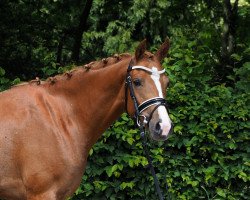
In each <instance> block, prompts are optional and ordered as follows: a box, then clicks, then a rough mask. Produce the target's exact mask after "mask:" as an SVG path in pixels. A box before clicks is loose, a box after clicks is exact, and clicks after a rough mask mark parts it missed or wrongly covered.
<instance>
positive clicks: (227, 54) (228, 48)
mask: <svg viewBox="0 0 250 200" xmlns="http://www.w3.org/2000/svg"><path fill="white" fill-rule="evenodd" d="M223 9H224V12H223V13H224V16H223V20H224V24H223V30H222V48H221V66H222V70H221V75H220V76H221V78H222V79H225V78H226V76H228V75H230V74H231V73H232V72H233V61H232V59H231V55H232V54H233V53H234V52H235V38H236V25H237V15H238V0H235V2H234V4H233V5H232V4H231V2H230V0H223Z"/></svg>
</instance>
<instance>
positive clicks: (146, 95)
mask: <svg viewBox="0 0 250 200" xmlns="http://www.w3.org/2000/svg"><path fill="white" fill-rule="evenodd" d="M168 49H169V39H168V38H167V39H166V41H165V42H164V43H163V44H162V45H161V46H160V48H159V49H158V50H157V52H156V53H154V54H153V53H150V52H148V51H146V40H143V41H142V42H141V43H140V44H139V46H138V47H137V49H136V52H135V56H134V57H133V58H132V60H131V62H130V65H129V67H128V72H127V78H126V83H127V89H126V93H130V98H128V95H126V96H127V97H126V98H127V102H126V108H127V112H128V113H129V114H130V115H134V116H135V118H136V121H137V124H138V126H145V127H146V128H147V129H148V130H149V132H150V137H151V138H152V139H153V140H157V141H160V140H166V139H167V138H168V136H169V134H170V133H171V131H172V127H173V125H172V122H171V120H170V118H169V115H168V111H167V107H166V100H165V99H164V97H165V96H166V90H167V86H168V83H169V79H168V77H167V76H166V74H165V70H164V69H163V67H162V66H161V61H162V60H163V58H164V57H165V56H166V54H167V52H168Z"/></svg>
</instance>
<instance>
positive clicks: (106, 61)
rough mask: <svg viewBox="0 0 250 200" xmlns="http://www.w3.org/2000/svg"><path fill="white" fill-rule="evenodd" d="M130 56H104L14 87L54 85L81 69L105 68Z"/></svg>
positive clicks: (125, 54)
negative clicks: (43, 78) (45, 77)
mask: <svg viewBox="0 0 250 200" xmlns="http://www.w3.org/2000/svg"><path fill="white" fill-rule="evenodd" d="M130 56H131V54H129V53H122V54H114V55H113V56H111V57H108V58H103V59H101V60H96V61H92V62H90V63H88V64H85V65H82V66H77V67H75V68H73V69H72V70H70V71H67V72H65V73H63V74H58V75H55V76H53V77H49V78H47V79H46V80H45V81H42V80H41V79H40V78H39V77H36V78H35V79H33V80H31V81H29V82H23V83H20V84H17V85H14V86H13V87H17V86H22V85H27V84H36V85H40V84H44V83H49V84H51V85H53V84H55V83H56V82H57V81H58V80H65V79H70V78H71V77H72V76H73V75H74V73H77V72H79V71H82V70H85V71H86V72H88V71H90V70H99V69H103V68H106V67H108V66H110V65H113V64H115V63H118V62H120V61H121V60H122V59H124V58H127V57H130Z"/></svg>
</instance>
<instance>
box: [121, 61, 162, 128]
mask: <svg viewBox="0 0 250 200" xmlns="http://www.w3.org/2000/svg"><path fill="white" fill-rule="evenodd" d="M131 63H132V62H130V63H129V66H128V69H127V75H126V83H125V110H126V112H127V113H128V114H129V112H128V89H129V92H130V97H131V98H132V100H133V103H134V107H135V114H134V119H135V121H136V123H137V125H138V127H140V126H146V125H147V126H148V125H149V122H150V120H151V119H152V116H153V114H154V112H155V111H156V110H157V108H158V107H159V106H165V107H166V108H167V103H166V100H165V99H164V98H162V97H154V98H150V99H148V100H146V101H144V102H142V103H141V104H140V105H139V103H138V101H137V99H136V96H135V92H134V87H133V83H132V77H131V74H130V72H131V71H132V70H144V71H146V72H148V73H151V74H152V75H153V76H157V77H158V76H160V75H161V74H164V72H165V69H163V70H161V71H158V70H157V68H156V67H152V69H150V68H148V67H144V66H132V65H131ZM154 105H155V107H154V108H153V110H152V111H151V113H150V115H149V116H145V115H143V114H142V112H143V111H144V110H146V109H148V108H149V107H151V106H154ZM141 118H143V120H141Z"/></svg>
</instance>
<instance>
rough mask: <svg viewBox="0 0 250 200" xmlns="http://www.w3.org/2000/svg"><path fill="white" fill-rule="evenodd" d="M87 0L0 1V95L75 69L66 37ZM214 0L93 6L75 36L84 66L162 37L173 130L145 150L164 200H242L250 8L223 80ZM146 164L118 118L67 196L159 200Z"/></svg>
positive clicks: (128, 125) (247, 162)
mask: <svg viewBox="0 0 250 200" xmlns="http://www.w3.org/2000/svg"><path fill="white" fill-rule="evenodd" d="M85 2H86V1H85V0H83V1H74V2H73V1H67V0H65V1H62V0H53V1H48V0H44V1H41V0H39V1H34V2H30V1H27V0H22V1H7V0H2V1H1V2H0V18H1V20H0V28H1V31H0V40H1V41H0V44H1V45H0V66H1V67H0V91H2V90H5V89H7V88H9V87H10V86H11V85H13V84H17V83H19V82H20V80H28V79H33V78H35V77H36V76H40V78H46V77H48V76H53V75H54V74H57V73H62V72H64V71H65V70H68V69H71V68H72V67H73V66H72V65H71V60H70V58H71V51H72V44H73V39H74V33H75V31H76V27H77V26H78V23H79V21H78V20H79V15H80V13H81V9H82V7H83V5H84V4H85ZM222 2H223V1H222V0H219V1H204V0H196V1H194V0H190V1H178V0H172V1H165V0H158V1H151V0H134V1H132V0H128V1H111V0H104V1H103V0H94V1H93V6H92V9H91V13H90V16H89V18H88V23H87V29H86V31H85V32H84V33H83V39H82V48H81V52H80V55H81V56H80V60H81V62H82V63H87V62H88V61H90V60H96V59H97V58H103V57H106V56H110V55H111V54H114V53H122V52H125V51H129V52H133V51H134V49H135V47H136V45H137V44H138V41H140V40H141V39H143V38H147V39H148V41H149V43H151V44H153V45H152V46H153V48H152V49H151V50H155V48H154V47H156V46H157V45H158V44H160V43H161V42H162V40H163V39H164V38H165V37H166V36H167V35H168V36H170V38H171V48H170V52H169V57H168V58H166V59H165V60H164V62H163V67H164V68H165V69H166V71H167V74H168V76H169V78H170V87H169V89H168V93H167V100H168V102H169V105H170V116H171V119H172V121H173V123H174V125H175V127H174V133H173V134H172V136H171V137H170V138H169V139H168V140H167V141H166V142H165V143H155V142H152V141H151V142H149V148H150V149H151V150H150V153H151V155H152V157H153V163H154V165H155V167H156V172H157V176H158V178H159V180H160V183H161V187H162V188H164V187H165V186H168V187H169V196H170V197H172V199H183V200H184V199H185V200H186V199H217V200H222V199H229V200H238V199H249V198H250V196H249V182H250V180H249V174H250V158H249V153H250V149H249V133H250V130H249V128H250V123H249V110H250V108H249V107H250V102H249V101H250V97H249V92H250V91H249V88H250V85H249V82H250V79H249V74H250V64H249V63H250V62H249V60H250V49H249V42H250V40H249V38H250V37H249V34H250V32H249V20H250V12H249V9H250V6H249V0H247V1H240V4H239V8H238V9H239V12H238V18H237V22H238V24H237V27H236V29H237V31H236V32H237V37H236V38H235V40H236V44H237V45H236V47H235V52H234V53H233V54H232V55H231V59H232V61H233V67H234V68H233V70H231V73H230V74H229V75H228V76H227V78H228V80H229V82H227V84H226V83H225V81H223V80H221V79H220V77H219V76H218V74H219V73H222V72H223V70H222V69H221V65H220V53H221V38H220V37H221V33H222V27H223V22H222V17H223V6H222ZM231 2H232V1H231ZM110 5H112V6H110ZM60 45H62V49H61V50H62V53H61V55H60V56H61V60H60V63H58V62H57V58H58V56H59V53H58V52H59V46H60ZM64 64H66V67H64ZM221 71H222V72H221ZM18 77H19V78H18ZM12 80H14V81H12ZM147 165H148V162H147V160H146V158H145V155H144V152H143V149H142V145H141V141H140V136H139V133H138V131H137V130H136V129H135V127H134V124H133V122H132V121H131V120H130V119H129V118H128V116H127V115H125V114H124V115H122V116H121V118H120V119H119V120H118V121H116V122H115V123H114V124H113V125H112V127H110V128H109V129H108V130H107V131H106V132H105V133H104V135H103V137H102V138H101V139H100V140H99V142H98V143H97V144H96V145H95V146H94V147H93V148H92V149H91V151H90V156H89V159H88V165H87V168H86V172H85V175H84V176H83V178H82V183H81V186H80V187H79V188H78V190H77V191H76V193H75V195H74V196H73V197H72V199H74V200H78V199H91V200H95V199H96V200H99V199H111V200H112V199H135V200H137V199H146V200H147V199H148V200H151V199H157V197H156V194H155V189H154V185H153V178H152V176H151V174H150V172H149V169H148V166H147ZM164 192H165V190H164ZM165 196H166V197H167V196H168V194H166V193H165Z"/></svg>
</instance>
